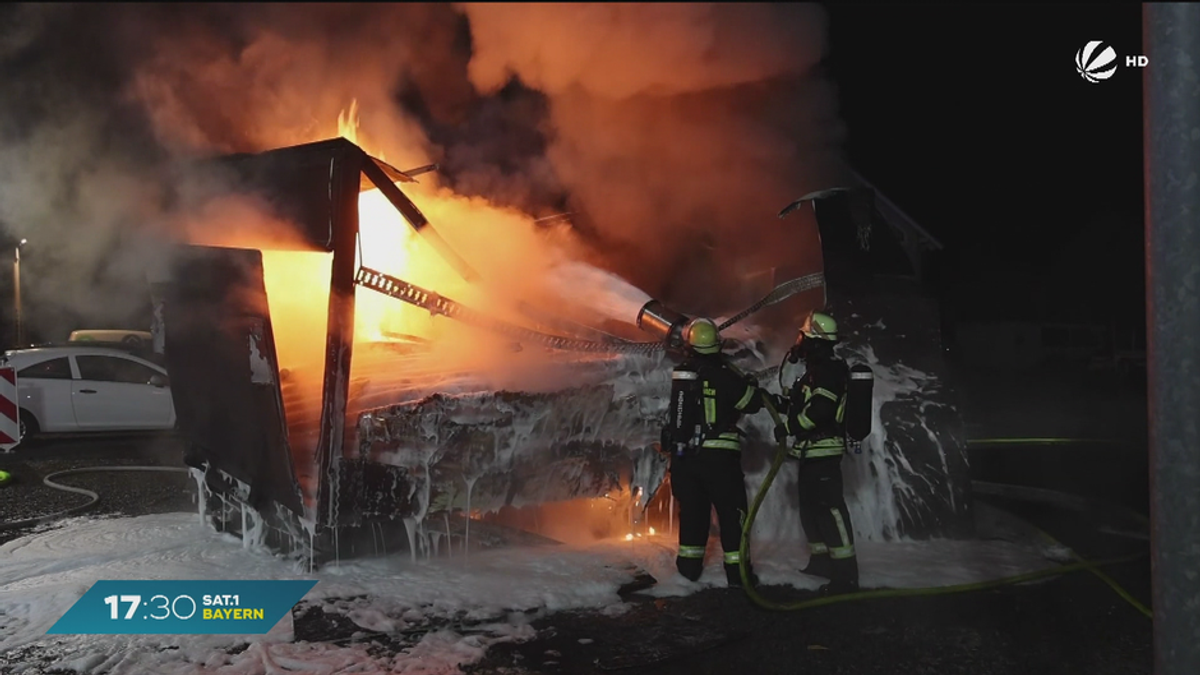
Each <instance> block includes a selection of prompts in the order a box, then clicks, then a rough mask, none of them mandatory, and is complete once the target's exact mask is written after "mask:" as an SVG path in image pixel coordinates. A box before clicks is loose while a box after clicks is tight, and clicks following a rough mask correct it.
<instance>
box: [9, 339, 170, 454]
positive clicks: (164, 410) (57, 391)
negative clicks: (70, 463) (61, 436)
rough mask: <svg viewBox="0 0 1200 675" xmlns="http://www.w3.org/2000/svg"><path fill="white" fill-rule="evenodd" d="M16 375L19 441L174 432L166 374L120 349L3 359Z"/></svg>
mask: <svg viewBox="0 0 1200 675" xmlns="http://www.w3.org/2000/svg"><path fill="white" fill-rule="evenodd" d="M4 357H5V360H6V361H7V362H8V364H9V365H11V366H12V367H13V369H15V370H16V373H17V396H18V398H20V408H21V437H22V438H25V437H26V436H27V435H28V436H32V435H35V434H38V433H69V432H81V431H151V430H159V429H172V428H174V426H175V404H174V402H173V401H172V400H171V388H170V382H169V380H168V379H167V371H166V370H165V369H163V368H162V367H161V366H159V365H156V364H154V363H152V362H150V361H147V360H145V359H141V358H138V357H136V356H134V355H132V354H129V353H126V352H124V351H121V350H120V349H114V348H104V347H87V346H80V347H33V348H30V349H14V350H10V351H7V352H5V353H4Z"/></svg>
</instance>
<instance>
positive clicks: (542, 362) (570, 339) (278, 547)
mask: <svg viewBox="0 0 1200 675" xmlns="http://www.w3.org/2000/svg"><path fill="white" fill-rule="evenodd" d="M215 163H216V165H219V166H220V167H221V168H222V170H223V171H227V172H232V175H235V176H237V177H238V179H239V181H240V182H241V184H242V186H243V187H244V188H246V189H248V190H250V191H253V192H254V193H255V194H257V195H259V196H261V197H263V198H264V201H265V203H269V204H271V205H272V208H273V209H274V210H275V211H276V212H277V215H278V216H279V217H280V218H282V219H286V220H288V221H290V222H292V223H294V224H295V225H296V226H297V228H298V229H299V231H300V232H302V233H303V239H304V240H303V241H302V242H300V243H299V244H297V245H296V247H295V250H293V251H279V250H268V246H267V245H261V246H256V245H254V243H253V242H252V239H253V237H252V236H249V238H243V241H245V242H249V243H248V244H247V245H243V246H237V247H234V246H200V245H194V244H191V245H184V246H180V247H179V250H178V251H177V252H176V254H175V255H174V256H173V257H172V265H171V268H170V270H169V271H167V273H165V274H162V275H160V276H159V277H157V278H154V279H152V280H151V282H152V283H151V295H152V299H153V302H154V305H155V306H154V310H155V326H154V333H155V336H156V340H155V345H156V347H155V348H156V349H157V350H158V351H160V352H162V353H163V356H164V358H165V362H166V364H167V368H168V370H169V372H170V374H171V378H172V396H173V397H174V400H175V406H176V411H177V415H178V420H179V429H180V432H181V434H182V436H183V437H184V439H185V442H186V445H187V448H188V449H187V456H186V458H185V461H186V462H187V464H188V465H189V466H190V467H192V468H191V473H192V475H193V476H194V478H195V479H196V485H197V488H198V495H199V504H200V509H201V512H202V513H203V514H204V516H205V517H206V519H207V522H208V523H209V524H210V525H211V526H212V527H215V528H217V529H218V530H220V531H226V532H232V533H235V534H238V535H240V536H241V537H243V538H245V539H246V540H251V541H253V542H255V543H262V544H265V545H267V546H268V547H270V548H271V549H273V550H275V551H277V552H279V553H281V554H286V555H290V556H294V557H295V558H296V559H297V560H298V561H299V564H300V565H301V567H302V568H307V569H310V570H311V569H313V568H314V567H315V566H319V565H322V564H325V563H326V562H328V561H331V560H334V559H344V558H350V557H355V556H370V555H378V554H384V553H397V552H400V551H407V552H408V553H409V554H411V555H412V556H413V557H414V558H416V557H425V556H438V555H447V554H453V552H454V551H456V550H459V551H461V550H464V549H470V548H480V547H492V546H499V545H505V544H513V543H530V542H535V541H536V542H552V541H555V539H556V537H558V535H559V534H560V533H566V532H575V533H580V532H583V531H586V534H587V535H588V536H593V537H594V536H625V537H626V538H632V537H637V536H641V535H642V534H643V533H646V532H649V533H653V532H654V531H655V530H656V529H657V530H658V531H660V532H666V531H668V530H670V529H671V528H672V527H673V522H672V515H673V514H672V511H673V507H674V505H673V501H672V498H671V495H670V490H669V489H663V484H664V482H665V481H667V480H669V478H668V477H667V460H666V458H665V457H664V456H663V455H662V454H660V453H659V452H658V451H657V450H656V449H655V448H654V447H653V444H654V442H655V441H657V440H658V438H659V433H660V430H661V428H662V422H663V416H664V415H665V409H666V399H667V394H668V391H669V387H670V380H669V372H670V368H671V366H670V363H669V361H670V360H671V358H672V357H673V356H674V355H675V350H676V348H677V347H678V346H679V344H678V340H679V329H680V327H681V326H682V325H683V324H684V322H686V321H687V320H688V317H687V316H686V315H684V314H682V313H680V312H677V311H675V310H674V309H672V308H669V307H667V306H666V305H665V304H663V303H661V302H659V301H657V300H654V299H651V298H649V297H648V296H645V295H644V294H640V292H638V291H636V289H632V290H633V292H632V293H625V298H624V300H625V302H626V304H627V307H628V311H629V314H628V316H626V317H625V318H624V323H621V322H620V321H617V322H613V321H611V320H607V321H603V322H602V321H599V320H597V321H593V322H591V325H589V322H588V321H587V319H586V318H584V319H580V318H579V315H578V314H573V315H572V316H571V317H570V318H567V317H565V316H556V315H555V313H554V312H550V311H547V310H545V309H538V310H534V309H533V308H532V307H530V306H529V305H523V304H521V303H514V306H516V307H517V309H516V310H515V311H507V310H508V309H509V308H501V307H500V306H499V305H498V304H488V305H485V306H482V307H480V306H468V305H467V304H463V303H460V302H457V301H455V300H454V299H451V298H448V297H444V296H442V295H439V293H438V290H439V289H437V288H423V287H419V286H417V285H414V284H412V283H410V282H409V281H406V280H405V279H404V278H403V276H402V275H403V274H404V265H403V264H402V263H397V262H396V260H397V259H399V258H402V257H403V256H400V255H399V254H398V253H396V252H395V251H393V252H390V253H388V252H384V253H381V252H380V249H386V248H387V246H386V245H382V246H381V243H383V242H386V241H395V239H391V240H389V239H387V238H386V237H384V238H383V239H378V240H374V241H373V240H372V237H373V236H380V235H378V232H380V229H379V226H378V225H377V224H375V223H368V218H374V217H375V216H374V215H371V216H369V217H368V215H367V214H366V213H363V212H362V211H361V209H360V202H361V201H362V200H363V199H365V198H366V196H367V195H371V194H372V193H374V194H373V196H372V198H373V199H381V200H386V204H387V207H388V208H390V209H392V210H393V211H394V213H393V215H392V219H391V220H390V221H389V222H388V223H387V224H386V227H391V228H393V229H394V230H396V231H394V232H392V235H393V236H397V233H399V235H398V236H400V237H405V236H414V237H419V238H421V239H422V240H423V241H425V242H427V243H428V244H429V249H430V250H433V251H436V253H437V255H438V256H439V257H440V258H441V259H442V260H443V261H444V262H445V263H446V264H447V265H448V266H449V268H451V269H453V271H454V272H455V273H456V274H457V275H458V276H459V277H460V278H461V279H463V280H466V281H467V282H468V283H469V282H472V281H475V280H476V279H477V273H476V272H475V270H474V269H473V268H472V266H471V264H470V262H469V261H467V260H465V259H463V258H461V257H460V256H459V255H458V254H457V253H456V251H455V248H454V247H453V246H452V245H451V244H450V243H449V242H447V241H446V240H444V239H442V237H441V236H440V235H439V234H438V232H437V229H436V223H432V224H431V223H430V222H429V221H428V220H427V219H426V217H425V216H424V215H423V214H422V212H421V211H420V210H419V209H418V208H417V206H416V205H415V204H414V202H413V201H412V200H411V199H410V198H409V197H408V196H407V195H406V192H405V189H406V185H409V184H411V183H413V182H415V181H416V176H417V175H419V174H420V173H423V172H425V171H429V170H436V167H422V168H421V169H418V170H413V171H408V172H406V171H401V170H398V169H396V168H394V167H392V166H390V165H388V164H387V163H385V162H383V161H381V160H379V159H376V158H374V157H372V156H370V155H368V154H367V153H366V152H365V151H363V150H362V149H361V148H360V147H359V146H358V145H356V144H355V143H353V142H351V141H349V140H347V139H345V138H337V139H333V140H328V141H322V142H316V143H309V144H305V145H299V146H293V147H287V148H281V149H277V150H272V151H268V152H263V153H259V154H253V155H234V156H227V157H221V158H218V159H216V160H215ZM864 195H865V198H864ZM864 205H865V206H864ZM809 206H811V208H812V212H813V213H815V215H816V218H815V221H816V226H817V227H818V228H819V236H820V241H821V248H822V254H823V269H821V270H818V271H816V272H810V273H808V274H803V275H800V276H799V277H797V278H795V279H791V280H787V281H785V282H784V283H782V284H778V285H775V287H774V288H773V289H772V290H770V292H769V293H768V294H767V295H766V296H765V297H762V299H761V300H760V301H759V302H757V303H755V304H754V305H752V306H750V307H748V308H747V309H746V310H745V311H743V312H740V313H738V314H735V315H732V316H730V317H726V318H724V319H722V320H720V321H719V323H721V324H722V329H723V331H724V334H725V335H726V336H727V337H729V336H735V337H734V338H733V339H732V340H730V341H729V343H727V347H733V348H734V349H733V350H731V353H732V354H733V358H734V360H735V361H736V362H737V363H738V364H739V365H740V366H741V367H742V368H743V369H745V370H746V371H748V372H753V373H755V374H756V375H757V377H758V378H759V379H760V381H761V382H762V384H763V385H764V386H765V387H767V388H768V389H770V390H776V391H777V390H778V389H777V387H778V383H779V382H782V375H783V374H782V373H780V372H778V371H779V367H780V366H779V365H776V364H773V363H771V362H770V360H769V359H768V358H767V356H766V355H765V354H766V352H767V351H768V350H767V348H766V347H765V346H764V344H763V341H762V340H758V339H756V333H755V327H754V323H753V321H754V319H756V318H758V317H759V316H761V314H757V313H758V312H759V310H761V309H763V308H764V307H771V308H772V310H773V311H775V312H776V314H777V315H779V313H780V312H779V310H780V309H781V308H782V309H783V313H784V314H786V316H785V319H786V320H795V319H796V317H799V316H801V315H802V314H803V313H804V312H806V311H808V310H809V309H812V308H816V307H821V306H824V307H828V308H829V311H832V312H836V313H837V315H838V316H839V317H840V318H841V322H842V326H843V328H842V332H843V335H844V336H845V339H844V340H843V342H844V343H845V347H844V349H845V350H846V351H845V352H844V355H845V356H846V358H848V360H849V361H850V362H851V364H852V365H854V364H858V365H865V366H868V367H869V368H870V369H871V371H872V372H873V374H874V377H875V387H874V400H873V403H872V411H871V417H872V426H873V433H872V434H871V436H870V437H868V438H867V439H866V440H865V441H864V442H863V443H862V445H861V447H860V448H859V450H858V454H855V455H854V456H853V461H852V462H847V463H846V468H845V469H844V471H846V472H847V499H848V502H849V503H850V508H851V510H852V512H855V517H854V519H853V521H854V523H855V525H856V528H857V529H858V533H857V534H858V536H859V537H860V538H862V539H865V540H886V539H893V538H897V537H912V538H927V537H932V536H952V537H955V536H967V535H969V534H970V530H971V514H970V499H969V490H968V486H969V479H968V476H967V465H966V455H965V439H964V437H963V424H962V419H961V417H960V414H959V412H958V408H957V406H956V403H955V395H954V391H953V389H952V387H951V386H950V384H949V383H948V381H947V379H946V377H945V375H946V368H945V364H944V362H943V360H942V349H941V342H940V334H939V328H938V318H937V315H938V314H937V306H936V303H935V302H934V301H933V300H932V299H931V298H930V297H928V296H927V295H925V294H924V293H923V292H922V290H921V289H922V284H921V277H922V274H923V273H924V268H925V266H926V264H927V261H928V258H929V256H930V255H931V254H932V253H935V252H936V250H937V249H938V248H939V247H940V245H939V244H938V243H937V242H936V241H935V240H933V239H932V238H931V237H929V236H928V235H927V234H926V233H924V232H923V231H922V230H920V228H919V227H916V226H915V224H913V223H912V222H911V221H910V220H908V219H907V218H905V217H904V215H903V214H902V213H901V212H900V211H899V210H898V209H896V208H895V207H894V206H893V205H891V203H890V202H888V201H887V200H886V199H885V198H882V197H881V196H879V197H876V196H875V193H874V192H873V190H872V188H871V187H870V186H869V184H866V183H865V181H862V184H860V185H856V186H852V189H850V190H842V189H839V190H832V191H825V192H821V193H815V194H810V195H806V196H805V197H803V198H801V199H800V200H798V201H797V203H796V204H793V205H791V206H789V207H788V208H787V209H785V210H784V211H783V212H781V213H780V214H779V215H780V217H781V218H782V217H784V216H786V215H787V214H788V213H789V212H790V211H792V210H795V209H796V208H801V207H803V208H807V207H809ZM376 212H377V210H375V209H373V210H372V214H375V213H376ZM787 225H788V223H787V222H784V223H782V224H781V226H787ZM385 229H386V228H385ZM400 230H403V232H399V231H400ZM314 255H315V256H316V258H311V256H314ZM304 256H310V258H308V259H309V260H315V259H317V258H319V260H320V262H319V263H317V264H316V265H315V266H304V265H301V267H303V269H304V273H305V274H307V275H308V276H309V277H312V276H316V277H317V278H319V279H321V280H322V281H321V282H320V283H321V286H323V287H324V285H325V284H324V281H323V279H328V280H329V281H328V286H327V287H324V288H320V289H319V290H320V291H322V292H323V297H322V296H317V297H313V296H312V295H311V293H310V291H311V288H307V289H306V288H303V287H297V286H296V285H295V284H289V283H288V281H287V279H285V276H286V275H281V272H280V270H282V269H284V268H287V267H288V265H289V263H287V262H286V261H287V260H289V259H291V258H292V257H304ZM296 269H298V268H296ZM613 279H614V280H616V282H617V283H621V282H620V280H619V279H617V278H616V277H613ZM775 281H778V280H775ZM772 283H773V284H774V281H773V282H772ZM630 288H632V287H630ZM768 288H770V287H769V286H768ZM288 294H292V295H293V296H296V295H297V294H299V295H302V296H303V297H291V298H287V297H283V296H286V295H288ZM380 301H383V302H384V306H386V307H387V308H388V309H387V311H397V312H399V311H400V310H401V309H404V310H405V311H410V312H411V311H413V310H414V309H415V310H416V314H415V315H406V316H409V319H408V322H409V324H411V323H413V320H412V319H411V316H420V315H421V314H425V315H426V318H425V319H424V321H426V322H429V321H437V322H443V323H445V324H449V323H453V324H454V325H458V326H462V327H463V329H464V330H471V331H474V332H476V333H480V334H487V335H492V336H494V337H495V341H496V343H497V344H498V345H502V346H503V348H504V349H511V350H512V354H513V356H512V358H513V359H521V358H525V356H523V355H531V354H536V355H537V360H536V366H531V367H535V368H537V369H541V370H542V371H545V372H551V373H554V374H555V375H556V376H554V377H549V378H541V379H539V378H531V379H526V380H524V381H522V380H521V379H520V378H517V379H516V380H510V381H509V382H507V383H501V384H498V383H497V382H496V381H495V380H494V379H490V378H488V377H485V376H483V375H481V374H480V373H476V372H471V371H470V369H469V368H468V369H464V368H461V367H455V366H452V365H447V363H446V362H444V360H442V359H440V358H439V356H438V354H437V352H436V350H435V349H433V346H434V345H432V344H431V342H430V341H429V340H428V339H426V338H421V337H419V336H417V335H413V334H411V332H400V331H393V332H387V331H385V333H386V335H385V336H384V337H383V338H382V339H381V338H380V337H379V336H365V335H361V334H356V325H357V324H359V323H360V322H357V321H356V312H363V311H369V308H372V307H376V305H373V304H370V303H377V302H380ZM296 306H302V307H304V308H305V311H307V312H309V313H313V314H323V315H324V319H325V320H324V321H323V322H320V323H319V325H323V326H324V334H323V335H320V334H317V335H309V336H307V340H308V343H307V351H306V352H304V354H303V356H300V354H301V352H302V351H304V350H302V349H299V348H297V347H295V346H290V345H288V341H289V340H293V339H294V338H295V337H296V336H293V335H289V334H287V333H286V332H284V331H279V330H277V326H279V325H280V322H281V317H280V316H279V314H280V313H282V312H283V311H285V310H284V308H286V307H296ZM402 323H403V322H402ZM792 325H793V326H797V325H798V323H793V324H792ZM725 329H728V330H725ZM360 332H361V327H360ZM564 374H565V376H564ZM546 381H551V382H556V383H561V382H564V381H566V382H571V383H572V384H571V386H569V387H562V386H549V387H547V386H546V385H545V384H544V383H545V382H546ZM753 424H755V425H757V426H753V427H751V428H750V429H749V438H748V439H747V440H748V442H747V444H746V446H745V447H746V455H745V456H746V458H747V459H746V461H747V463H753V462H756V461H757V462H759V463H760V464H765V459H766V458H767V457H769V454H770V453H771V452H772V448H773V445H772V429H771V423H770V421H769V420H755V421H754V422H753ZM747 473H748V476H749V477H750V480H751V481H753V480H754V476H755V472H754V471H753V470H748V472H747ZM776 489H777V490H782V489H785V488H781V487H777V488H776ZM781 503H790V500H782V501H781ZM777 520H780V521H781V522H788V519H787V517H783V518H780V519H777ZM556 524H557V525H556ZM765 525H766V526H767V527H771V524H770V523H765ZM778 527H783V528H784V529H787V530H788V531H786V532H783V531H781V532H780V533H778V534H779V535H781V536H787V537H793V536H797V535H798V531H793V530H792V529H791V528H788V527H787V526H786V525H784V526H778Z"/></svg>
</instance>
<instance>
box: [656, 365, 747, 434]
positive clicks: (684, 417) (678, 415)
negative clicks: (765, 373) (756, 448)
mask: <svg viewBox="0 0 1200 675" xmlns="http://www.w3.org/2000/svg"><path fill="white" fill-rule="evenodd" d="M763 396H764V392H763V391H762V390H761V389H759V387H758V384H757V383H756V382H755V381H754V379H753V378H751V377H750V376H748V375H746V374H744V373H742V372H741V371H740V370H738V369H737V368H735V367H734V366H733V365H732V364H730V363H729V362H728V361H726V360H725V357H724V356H722V355H721V354H712V355H706V354H694V355H691V356H689V357H688V358H687V359H686V360H685V361H684V362H683V363H681V364H679V365H678V366H676V367H675V369H674V370H673V371H672V372H671V400H670V405H669V408H668V414H669V418H668V420H667V424H666V427H665V428H664V430H663V439H662V440H663V447H664V448H665V449H668V450H670V451H671V452H672V453H674V454H678V453H679V452H681V451H682V450H683V448H685V447H692V448H695V447H703V448H721V449H726V450H741V449H742V439H741V431H740V430H739V429H738V428H737V425H738V422H739V421H741V418H742V415H752V414H754V413H756V412H758V411H759V410H760V409H761V408H762V405H763Z"/></svg>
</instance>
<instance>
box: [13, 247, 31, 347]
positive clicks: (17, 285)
mask: <svg viewBox="0 0 1200 675" xmlns="http://www.w3.org/2000/svg"><path fill="white" fill-rule="evenodd" d="M26 241H28V240H27V239H22V240H21V242H20V243H19V244H17V246H16V248H14V249H13V309H14V314H15V319H16V324H17V326H16V329H17V330H16V333H17V336H16V337H17V343H16V344H15V345H13V346H14V347H21V346H23V345H24V344H25V329H24V326H22V325H21V247H22V246H24V245H25V242H26Z"/></svg>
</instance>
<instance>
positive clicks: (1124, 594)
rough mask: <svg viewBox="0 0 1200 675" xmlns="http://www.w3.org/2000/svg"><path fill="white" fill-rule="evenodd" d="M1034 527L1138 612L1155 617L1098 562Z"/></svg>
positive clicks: (1148, 616) (1149, 617)
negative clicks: (1087, 558) (1106, 572)
mask: <svg viewBox="0 0 1200 675" xmlns="http://www.w3.org/2000/svg"><path fill="white" fill-rule="evenodd" d="M1033 529H1035V530H1037V533H1038V534H1039V535H1041V537H1042V538H1043V539H1045V540H1046V541H1048V542H1050V543H1052V544H1054V545H1056V546H1061V547H1063V548H1065V549H1066V550H1067V551H1068V552H1069V553H1070V554H1071V557H1072V558H1073V559H1074V560H1075V562H1076V563H1077V564H1080V565H1083V566H1084V569H1085V570H1087V571H1088V572H1091V573H1092V574H1093V575H1095V577H1096V578H1097V579H1099V580H1100V581H1103V582H1104V583H1105V584H1107V585H1108V587H1109V588H1111V589H1113V591H1114V592H1115V593H1116V594H1117V595H1118V596H1120V597H1121V599H1122V600H1124V601H1125V602H1128V603H1129V604H1130V605H1131V606H1132V607H1133V608H1134V609H1136V610H1137V611H1138V612H1141V614H1142V615H1143V616H1145V617H1146V618H1147V619H1153V618H1154V613H1153V612H1151V611H1150V608H1149V607H1147V606H1145V605H1143V604H1142V603H1141V601H1139V600H1138V599H1137V598H1135V597H1133V595H1132V594H1130V593H1129V591H1127V590H1125V588H1124V587H1123V586H1121V584H1119V583H1117V580H1116V579H1113V578H1112V577H1110V576H1108V575H1107V574H1105V573H1104V571H1103V570H1101V569H1100V568H1099V567H1097V565H1096V563H1093V562H1091V561H1088V560H1086V559H1084V558H1083V556H1081V555H1079V554H1078V553H1076V552H1075V550H1074V549H1072V548H1071V547H1070V546H1067V545H1066V544H1064V543H1062V542H1061V541H1059V540H1057V539H1055V538H1054V537H1053V536H1051V534H1050V533H1049V532H1047V531H1045V530H1043V529H1042V528H1040V527H1034V528H1033Z"/></svg>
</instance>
